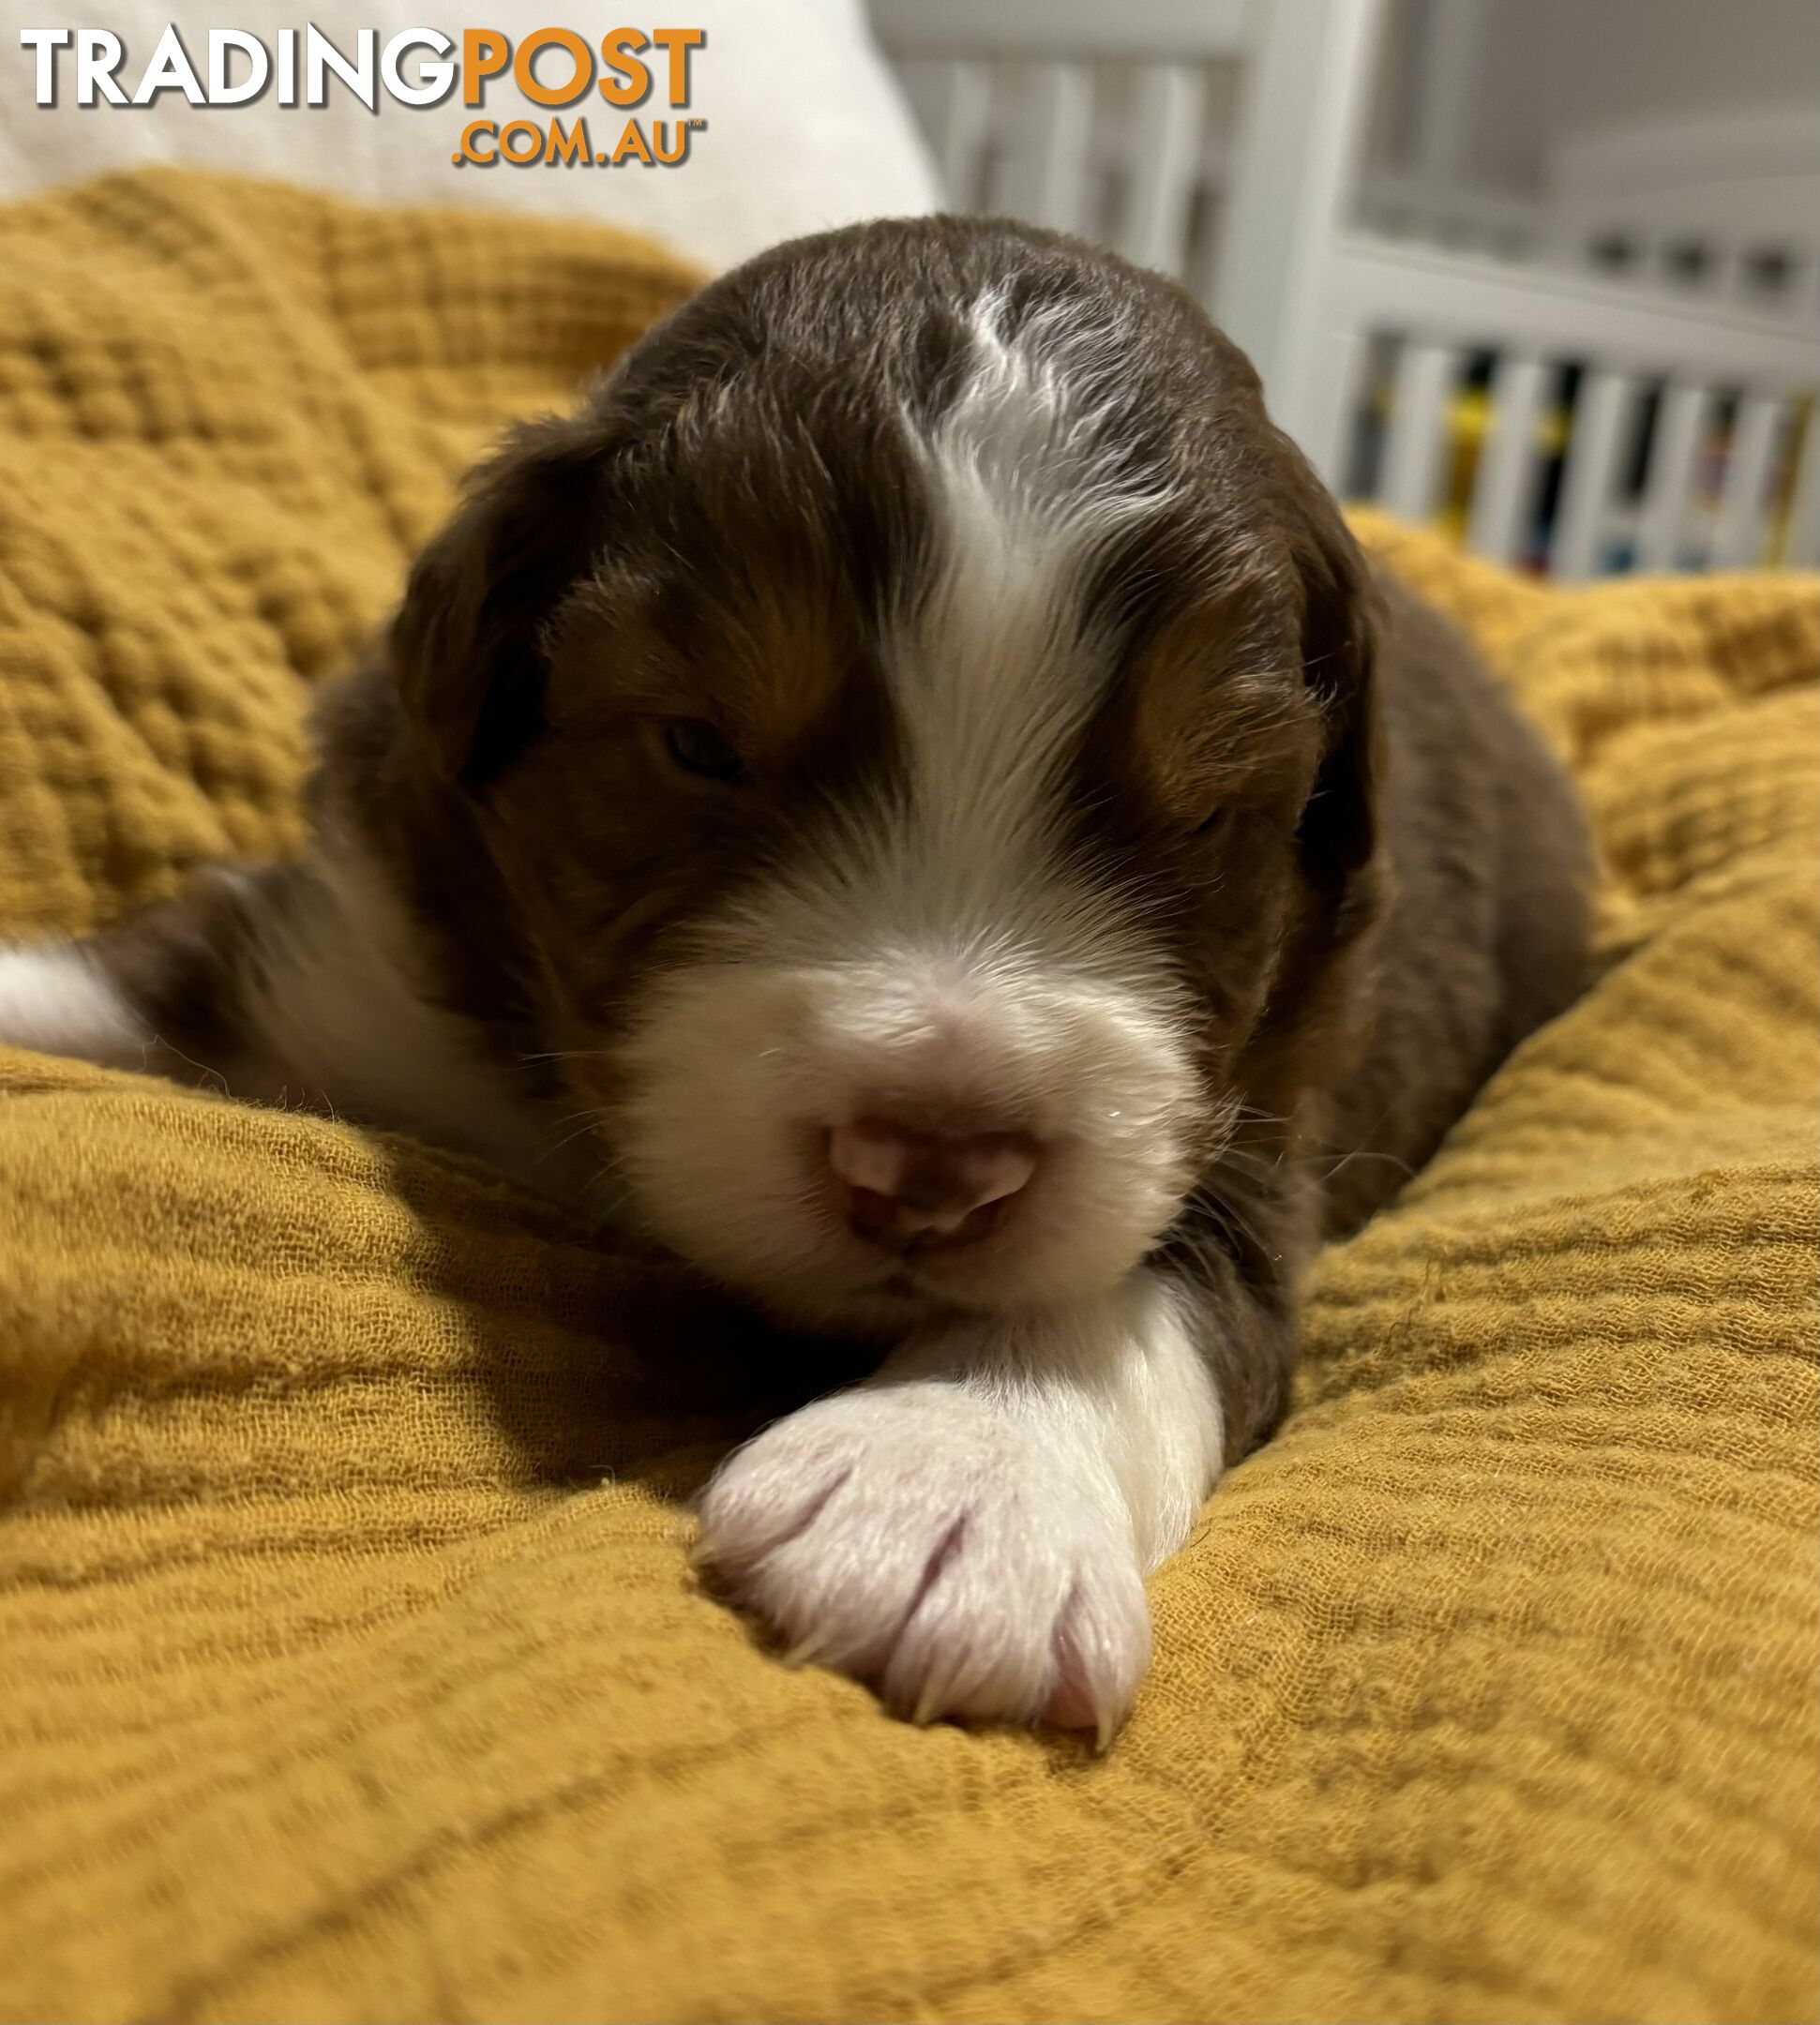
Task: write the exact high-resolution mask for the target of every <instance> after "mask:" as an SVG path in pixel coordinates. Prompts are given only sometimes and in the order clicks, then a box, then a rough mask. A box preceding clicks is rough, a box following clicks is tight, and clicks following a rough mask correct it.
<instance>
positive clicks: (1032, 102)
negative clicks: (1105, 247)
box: [1002, 63, 1093, 232]
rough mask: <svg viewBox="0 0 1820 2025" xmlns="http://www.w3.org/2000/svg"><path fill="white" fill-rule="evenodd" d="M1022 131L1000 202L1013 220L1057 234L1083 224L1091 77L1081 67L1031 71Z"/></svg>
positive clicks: (1057, 66)
mask: <svg viewBox="0 0 1820 2025" xmlns="http://www.w3.org/2000/svg"><path fill="white" fill-rule="evenodd" d="M1020 112H1021V113H1022V115H1023V117H1022V119H1021V120H1020V122H1019V125H1020V129H1021V130H1020V131H1019V133H1018V135H1017V138H1016V140H1015V143H1014V147H1013V152H1012V155H1011V158H1010V159H1009V160H1008V161H1007V162H1006V164H1005V176H1004V185H1003V196H1002V203H1003V206H1004V208H1005V210H1006V211H1008V212H1009V213H1010V214H1011V215H1012V216H1013V217H1014V218H1024V219H1027V220H1028V221H1029V222H1030V223H1031V224H1033V225H1050V226H1053V227H1054V228H1055V229H1056V230H1057V231H1058V232H1080V231H1082V230H1083V229H1084V227H1085V226H1086V224H1087V216H1086V213H1087V169H1088V148H1089V143H1090V129H1091V121H1092V113H1093V74H1092V72H1091V71H1090V69H1088V67H1086V66H1085V65H1084V64H1073V63H1045V64H1034V65H1032V66H1031V67H1030V76H1029V81H1028V90H1027V93H1026V96H1025V100H1024V104H1023V106H1022V107H1021V108H1020Z"/></svg>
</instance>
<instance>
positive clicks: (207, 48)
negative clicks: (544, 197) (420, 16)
mask: <svg viewBox="0 0 1820 2025" xmlns="http://www.w3.org/2000/svg"><path fill="white" fill-rule="evenodd" d="M345 39H346V38H345V37H344V40H345ZM19 40H20V44H21V47H22V49H23V52H26V53H27V54H28V55H29V57H30V59H31V65H32V73H33V75H32V88H33V92H34V95H35V98H36V101H37V103H38V105H40V106H56V105H66V104H70V103H74V104H76V105H79V106H96V105H105V106H117V107H119V108H120V109H121V111H123V112H131V111H132V110H134V109H135V108H138V107H142V106H148V105H155V104H157V103H158V99H159V98H161V97H162V96H163V95H164V94H165V93H167V92H175V93H177V94H179V95H180V96H181V97H182V98H184V99H186V100H187V101H188V103H189V104H190V105H192V106H208V107H229V108H233V107H239V108H245V107H248V106H254V105H260V104H264V103H271V104H276V105H278V106H280V107H283V108H286V109H290V108H293V107H295V108H302V109H303V110H305V111H308V110H310V109H312V108H320V107H323V106H325V105H327V104H328V103H329V101H330V98H331V96H332V95H333V94H335V93H338V92H346V93H349V94H351V95H352V96H353V98H356V99H358V100H359V102H360V103H361V104H362V105H364V106H365V107H366V108H367V110H368V112H369V113H378V112H379V111H380V110H381V107H382V105H383V104H384V101H385V100H386V99H390V100H392V101H393V102H394V103H396V104H398V105H403V106H414V107H419V108H421V107H426V106H439V105H442V104H443V103H444V101H445V100H447V99H448V98H450V97H451V95H452V94H454V93H455V92H457V91H458V90H459V93H460V102H461V105H462V106H463V108H464V109H466V110H468V111H470V112H473V113H477V114H479V115H480V116H479V117H476V118H473V119H469V120H468V121H466V122H465V123H464V124H463V126H462V127H461V128H460V131H459V135H458V136H456V137H455V146H454V150H453V152H452V153H451V154H450V156H449V160H450V161H451V162H452V163H453V164H454V165H455V166H456V167H457V168H462V167H465V166H468V165H470V164H472V165H473V166H474V168H477V169H492V168H496V167H498V166H499V164H501V163H502V162H504V164H505V165H506V166H507V167H509V168H514V169H530V168H540V167H541V168H552V167H561V168H576V167H579V168H598V169H617V168H623V167H627V166H632V167H641V168H646V169H658V168H663V169H673V168H675V167H676V166H677V165H678V164H679V163H682V162H684V161H686V160H687V159H688V157H689V149H690V146H691V144H692V143H693V142H694V140H695V137H696V136H697V134H699V132H701V131H702V130H703V129H704V128H706V126H707V124H708V123H707V121H706V120H704V119H698V118H695V117H684V116H683V115H684V113H685V112H686V110H687V108H688V106H689V103H690V93H691V90H692V87H693V85H694V82H695V79H694V62H693V59H694V57H695V55H696V53H697V52H698V51H699V49H700V48H701V46H702V45H703V43H705V42H706V40H707V35H706V32H705V31H704V30H702V29H700V28H662V27H653V28H633V27H626V28H609V30H608V31H607V33H606V34H605V35H603V36H602V37H600V39H599V41H598V42H591V41H589V39H588V38H587V37H585V36H582V35H579V34H578V33H577V32H576V31H575V30H574V29H573V28H560V27H558V28H534V29H533V30H532V32H531V33H530V34H529V35H526V36H520V37H519V39H518V41H517V42H516V43H514V41H513V39H512V37H510V36H508V35H506V34H505V33H504V31H503V30H501V29H498V28H464V29H462V30H461V31H460V32H459V38H458V37H455V36H450V35H445V34H444V33H443V31H442V30H441V29H440V28H404V29H400V30H399V33H398V34H397V35H394V36H392V37H389V38H388V39H387V40H386V41H385V42H384V44H383V45H382V44H381V42H380V39H379V31H378V30H377V29H376V28H360V29H356V30H355V31H354V34H353V47H352V48H343V47H340V46H338V44H337V43H335V42H334V41H332V40H331V39H330V38H329V37H327V36H325V35H324V34H323V31H322V30H321V29H320V28H318V27H316V26H315V25H314V24H313V23H312V24H308V25H306V26H305V27H302V28H278V29H268V30H266V31H264V32H263V33H255V32H254V31H253V30H251V29H248V28H211V29H209V30H208V31H207V34H206V37H204V36H203V35H200V34H197V35H193V36H192V37H191V40H192V41H193V42H194V44H195V45H196V46H195V48H194V50H193V51H192V50H191V49H190V48H189V47H188V46H187V45H186V44H185V42H184V39H183V37H182V36H180V35H179V34H178V32H177V29H176V25H175V23H167V24H166V26H165V28H164V32H163V33H162V34H161V35H160V36H159V37H158V43H157V46H156V47H155V48H154V49H153V51H152V52H151V54H150V55H149V56H148V57H146V58H145V59H144V60H143V62H136V61H135V59H134V56H133V53H132V52H130V51H128V48H127V47H126V45H125V43H124V42H123V41H122V40H121V38H120V37H118V36H117V35H114V34H113V33H112V32H111V31H110V30H108V29H106V28H22V29H21V30H20V31H19ZM507 76H509V77H510V79H511V80H512V82H514V83H515V84H516V85H517V86H518V88H519V91H520V92H521V93H522V94H523V95H524V97H525V98H527V99H528V100H529V101H530V102H531V103H532V104H533V105H534V106H541V107H545V108H547V109H549V118H548V119H513V120H507V121H506V122H505V124H504V126H501V125H500V124H499V123H498V122H497V121H496V120H493V119H489V118H488V117H486V116H485V109H486V104H487V87H488V84H489V81H491V80H494V79H499V78H504V77H507ZM659 108H661V109H662V113H661V114H660V113H659V111H658V110H657V109H659ZM564 114H566V115H567V116H566V117H564V116H563V115H564ZM591 120H592V122H593V125H592V126H590V121H591Z"/></svg>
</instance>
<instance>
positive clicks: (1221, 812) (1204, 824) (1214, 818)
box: [1190, 808, 1226, 837]
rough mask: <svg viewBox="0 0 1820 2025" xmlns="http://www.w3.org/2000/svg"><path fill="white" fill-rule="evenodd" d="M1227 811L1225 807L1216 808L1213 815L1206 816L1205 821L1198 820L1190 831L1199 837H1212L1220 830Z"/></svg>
mask: <svg viewBox="0 0 1820 2025" xmlns="http://www.w3.org/2000/svg"><path fill="white" fill-rule="evenodd" d="M1225 821H1226V811H1225V809H1223V808H1216V809H1215V810H1214V811H1213V812H1212V814H1211V816H1209V817H1206V819H1205V820H1204V821H1201V822H1197V823H1196V825H1195V827H1194V829H1193V831H1192V832H1190V833H1191V834H1192V835H1194V836H1197V837H1211V836H1212V835H1214V834H1215V833H1216V832H1218V830H1219V828H1220V826H1221V824H1223V823H1224V822H1225Z"/></svg>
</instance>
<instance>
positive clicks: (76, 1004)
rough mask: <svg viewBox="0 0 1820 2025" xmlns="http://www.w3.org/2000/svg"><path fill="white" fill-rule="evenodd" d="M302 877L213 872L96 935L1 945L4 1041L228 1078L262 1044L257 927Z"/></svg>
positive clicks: (177, 1075)
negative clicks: (254, 1015) (254, 993)
mask: <svg viewBox="0 0 1820 2025" xmlns="http://www.w3.org/2000/svg"><path fill="white" fill-rule="evenodd" d="M291 877H293V875H291V874H289V873H287V872H283V871H270V872H258V873H242V872H226V871H211V872H206V873H203V875H201V876H200V877H198V878H197V879H196V881H195V882H194V884H193V885H192V886H191V887H190V888H189V890H188V892H185V893H184V894H183V895H182V896H181V897H180V898H178V899H176V900H173V901H170V902H167V903H166V904H165V905H163V906H160V907H151V908H148V909H147V910H146V911H145V912H144V913H143V914H139V915H136V916H134V917H132V918H131V919H130V920H128V921H127V922H124V923H122V924H121V925H120V926H119V927H117V928H113V929H110V930H108V931H107V932H106V933H105V934H102V935H99V936H96V937H93V938H92V939H91V940H88V941H85V942H55V943H46V944H41V945H38V946H37V947H28V948H23V949H0V1042H8V1043H10V1044H12V1045H14V1046H18V1047H29V1048H37V1049H38V1050H40V1051H41V1052H43V1053H45V1054H48V1055H74V1056H78V1057H82V1058H83V1060H86V1061H95V1062H100V1063H101V1064H103V1065H104V1066H105V1067H108V1068H114V1069H138V1070H147V1071H151V1072H155V1073H158V1074H160V1075H168V1076H171V1077H173V1078H174V1079H176V1080H177V1081H180V1082H201V1083H209V1084H212V1085H214V1086H215V1087H225V1086H226V1085H227V1083H228V1081H229V1079H230V1077H231V1075H233V1074H234V1073H235V1072H243V1071H244V1070H245V1068H246V1067H247V1065H248V1061H249V1059H250V1057H251V1055H252V1052H253V1038H254V1037H253V1034H252V1031H251V1027H252V1020H251V1006H250V991H249V974H250V971H251V967H252V965H253V961H254V950H255V940H256V932H257V926H258V923H259V922H260V920H261V919H262V917H263V915H265V914H267V913H269V912H270V911H271V910H272V908H273V907H274V906H275V905H276V904H278V901H279V896H280V894H281V892H282V890H283V888H284V886H285V884H286V883H287V881H288V880H290V878H291Z"/></svg>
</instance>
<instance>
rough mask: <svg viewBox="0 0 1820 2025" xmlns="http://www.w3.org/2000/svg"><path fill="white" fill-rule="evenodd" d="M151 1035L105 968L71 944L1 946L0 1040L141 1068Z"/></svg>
mask: <svg viewBox="0 0 1820 2025" xmlns="http://www.w3.org/2000/svg"><path fill="white" fill-rule="evenodd" d="M151 1039H152V1036H151V1034H150V1032H149V1031H148V1030H147V1029H146V1027H145V1026H144V1024H143V1021H141V1020H140V1018H139V1017H138V1015H137V1014H136V1013H135V1012H134V1011H133V1009H132V1007H131V1006H130V1005H128V1003H127V1001H126V999H125V998H124V997H121V995H120V993H119V992H118V991H117V990H116V989H115V988H114V986H113V983H112V982H111V981H110V980H109V979H108V977H107V975H106V973H105V972H103V971H102V970H101V969H100V968H99V967H98V966H97V965H95V964H94V963H92V962H91V961H90V960H89V958H88V957H87V956H85V955H84V954H83V952H82V951H81V950H80V949H79V948H77V947H76V946H75V945H74V944H73V943H54V944H52V945H50V946H48V947H44V948H38V949H0V1042H6V1043H7V1044H8V1045H9V1046H12V1047H23V1048H35V1049H37V1050H38V1053H40V1054H43V1055H74V1056H78V1057H81V1058H82V1059H83V1060H84V1061H94V1062H100V1063H101V1064H103V1065H104V1066H105V1067H107V1068H111V1069H143V1067H144V1066H145V1050H146V1046H147V1044H148V1043H149V1042H150V1041H151Z"/></svg>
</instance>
